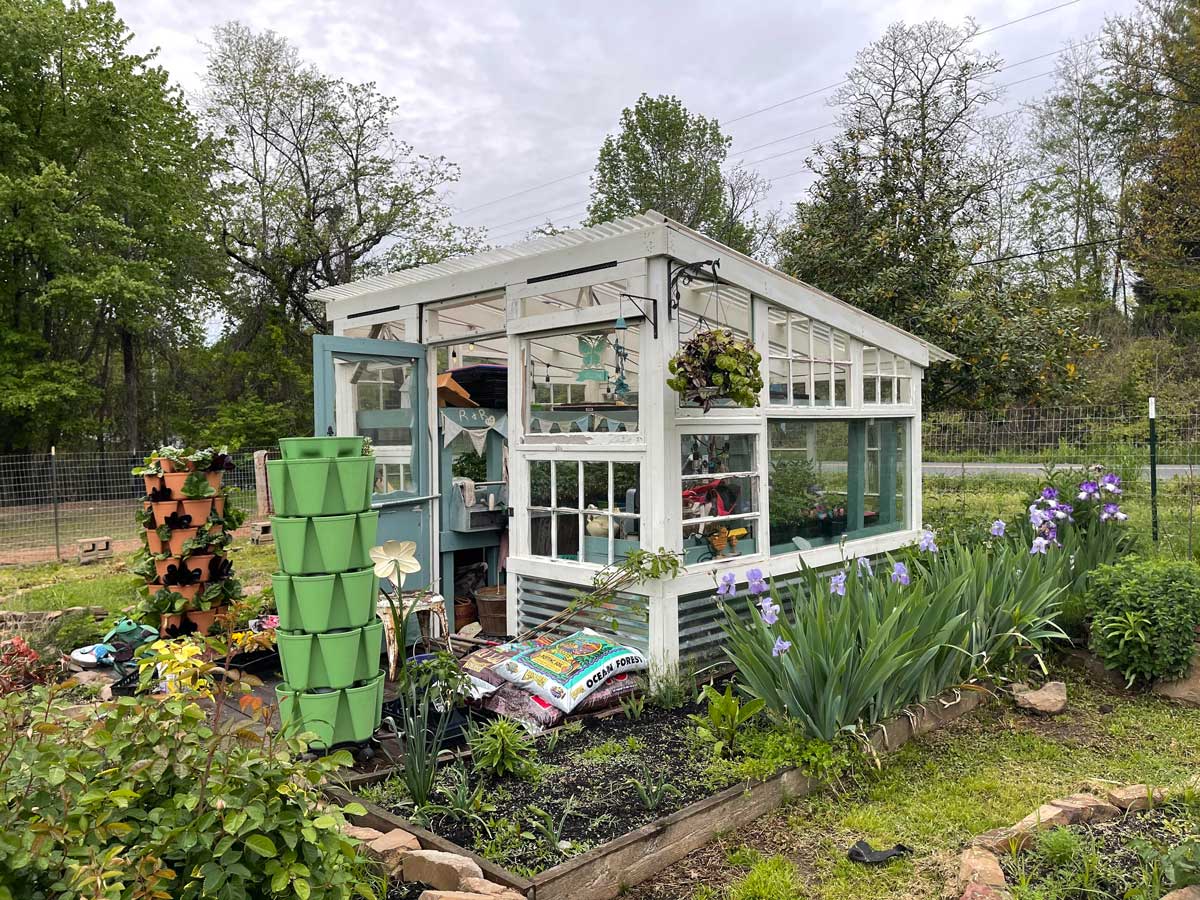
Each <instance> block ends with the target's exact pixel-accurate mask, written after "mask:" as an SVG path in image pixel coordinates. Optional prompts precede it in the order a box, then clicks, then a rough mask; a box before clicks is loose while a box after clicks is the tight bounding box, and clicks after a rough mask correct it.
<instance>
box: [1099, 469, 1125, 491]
mask: <svg viewBox="0 0 1200 900" xmlns="http://www.w3.org/2000/svg"><path fill="white" fill-rule="evenodd" d="M1100 489H1101V490H1105V491H1108V492H1109V493H1110V494H1118V495H1119V494H1120V493H1121V476H1120V475H1118V474H1117V473H1116V472H1109V473H1108V474H1106V475H1105V476H1104V477H1103V478H1101V479H1100Z"/></svg>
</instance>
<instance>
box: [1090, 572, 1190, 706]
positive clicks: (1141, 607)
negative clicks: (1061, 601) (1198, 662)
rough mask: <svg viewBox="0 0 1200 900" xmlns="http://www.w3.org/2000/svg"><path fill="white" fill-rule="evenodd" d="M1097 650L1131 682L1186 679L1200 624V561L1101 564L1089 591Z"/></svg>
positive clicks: (1102, 657) (1097, 652) (1108, 664)
mask: <svg viewBox="0 0 1200 900" xmlns="http://www.w3.org/2000/svg"><path fill="white" fill-rule="evenodd" d="M1088 608H1089V609H1090V610H1091V614H1092V639H1091V647H1092V651H1093V652H1094V653H1095V654H1096V655H1097V656H1098V657H1100V659H1101V660H1103V661H1104V664H1105V666H1107V667H1108V668H1110V669H1113V670H1115V671H1118V672H1120V673H1121V674H1122V675H1124V676H1125V680H1126V682H1127V684H1129V685H1133V684H1135V683H1142V684H1149V683H1152V682H1154V681H1158V680H1161V679H1174V678H1180V677H1182V676H1183V675H1184V674H1186V673H1187V670H1188V664H1189V663H1190V662H1191V660H1192V655H1193V654H1194V653H1195V650H1196V647H1195V640H1196V635H1195V629H1196V626H1197V625H1200V566H1198V565H1196V563H1193V562H1185V561H1172V560H1164V559H1143V560H1126V561H1123V562H1119V563H1117V564H1115V565H1111V566H1104V567H1102V568H1100V569H1097V570H1096V572H1095V573H1094V574H1093V577H1092V587H1091V589H1090V591H1089V592H1088Z"/></svg>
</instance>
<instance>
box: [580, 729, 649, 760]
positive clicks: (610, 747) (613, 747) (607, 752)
mask: <svg viewBox="0 0 1200 900" xmlns="http://www.w3.org/2000/svg"><path fill="white" fill-rule="evenodd" d="M645 749H646V745H645V744H643V743H642V742H641V741H640V740H639V739H638V738H637V737H635V736H634V735H632V734H630V735H626V736H625V740H623V741H619V740H617V739H616V738H609V739H608V740H607V741H604V742H603V743H600V744H596V745H595V746H594V747H588V748H587V749H586V750H584V751H583V752H581V753H580V754H579V758H580V759H584V760H587V761H588V762H606V761H608V760H610V759H617V758H618V757H621V756H629V755H631V754H634V753H640V752H641V751H643V750H645Z"/></svg>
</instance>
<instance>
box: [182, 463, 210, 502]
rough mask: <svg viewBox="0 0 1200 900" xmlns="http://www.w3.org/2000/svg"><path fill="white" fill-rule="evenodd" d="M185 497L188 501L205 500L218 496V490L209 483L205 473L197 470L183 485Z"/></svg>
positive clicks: (191, 473)
mask: <svg viewBox="0 0 1200 900" xmlns="http://www.w3.org/2000/svg"><path fill="white" fill-rule="evenodd" d="M183 496H184V499H186V500H204V499H207V498H208V497H215V496H217V489H216V488H214V487H213V486H212V485H211V484H209V483H208V479H207V478H205V477H204V473H203V472H201V471H199V470H195V471H192V472H190V473H189V474H188V477H187V480H186V481H184V483H183Z"/></svg>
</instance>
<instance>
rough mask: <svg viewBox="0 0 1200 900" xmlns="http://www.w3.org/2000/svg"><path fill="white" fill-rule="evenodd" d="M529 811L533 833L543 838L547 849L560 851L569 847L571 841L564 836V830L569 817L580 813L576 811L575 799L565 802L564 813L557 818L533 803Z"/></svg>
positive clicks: (554, 851) (555, 851)
mask: <svg viewBox="0 0 1200 900" xmlns="http://www.w3.org/2000/svg"><path fill="white" fill-rule="evenodd" d="M528 813H529V825H530V827H531V828H532V829H533V833H534V834H535V835H537V836H538V837H539V838H541V840H542V844H543V845H544V846H545V848H546V849H547V850H549V851H551V852H552V853H559V852H561V851H563V850H566V849H568V848H569V846H570V841H568V840H566V839H565V838H564V837H563V830H564V829H565V828H566V827H567V819H569V818H571V816H578V815H579V814H578V813H577V812H575V801H574V800H572V799H569V800H567V802H566V803H564V804H563V810H562V815H560V816H559V817H558V818H557V819H556V818H554V816H553V815H551V814H550V813H548V812H547V811H546V810H544V809H542V808H541V807H540V806H532V805H531V806H530V807H529V809H528Z"/></svg>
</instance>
